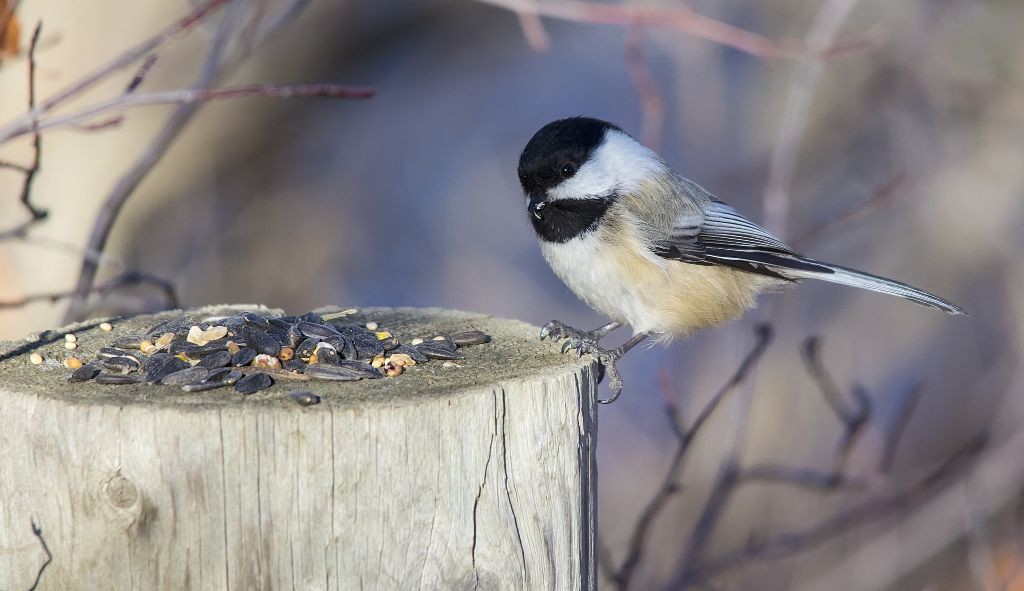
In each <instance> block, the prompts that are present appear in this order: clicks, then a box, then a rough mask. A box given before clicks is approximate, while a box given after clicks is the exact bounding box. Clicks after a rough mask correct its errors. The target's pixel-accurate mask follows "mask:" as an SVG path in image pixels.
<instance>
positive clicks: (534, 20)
mask: <svg viewBox="0 0 1024 591" xmlns="http://www.w3.org/2000/svg"><path fill="white" fill-rule="evenodd" d="M516 18H518V19H519V28H520V29H522V31H523V38H525V39H526V43H527V44H528V45H529V46H530V49H532V50H534V51H536V52H538V53H544V52H545V51H547V50H548V49H550V48H551V37H550V36H548V31H547V29H545V28H544V22H543V21H541V20H540V17H539V16H537V11H535V10H522V11H518V12H516Z"/></svg>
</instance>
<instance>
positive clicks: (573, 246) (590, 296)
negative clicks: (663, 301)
mask: <svg viewBox="0 0 1024 591" xmlns="http://www.w3.org/2000/svg"><path fill="white" fill-rule="evenodd" d="M598 236H599V233H598V232H588V233H586V234H583V235H582V236H580V237H577V238H573V239H572V240H569V241H568V242H564V243H554V242H545V241H543V240H541V241H540V250H541V253H542V254H543V255H544V259H545V260H546V261H547V262H548V264H549V265H551V269H552V270H554V272H555V274H556V275H558V277H559V278H560V279H561V280H562V281H564V282H565V284H566V285H567V286H569V289H571V290H572V291H573V293H575V294H576V296H577V297H579V298H580V299H581V300H583V301H584V303H586V304H587V305H588V306H590V307H591V308H593V309H594V310H596V311H598V312H600V313H601V314H603V315H605V316H607V317H608V318H610V319H612V320H616V321H618V322H623V323H626V324H628V325H630V326H632V327H633V329H634V330H635V331H637V332H640V331H648V330H659V329H660V328H661V327H660V326H659V324H660V323H659V322H657V320H656V318H655V313H654V310H652V309H650V308H649V307H648V306H647V305H645V304H644V302H643V301H642V298H640V297H638V296H639V294H638V293H636V289H637V287H638V286H636V285H635V283H634V281H633V278H632V277H629V276H627V274H626V273H623V270H622V266H621V265H620V264H617V263H616V261H615V259H616V257H613V256H609V253H607V252H604V251H605V250H606V249H607V248H608V246H607V244H606V243H604V242H602V241H601V240H600V239H599V237H598Z"/></svg>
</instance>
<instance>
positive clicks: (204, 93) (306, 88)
mask: <svg viewBox="0 0 1024 591" xmlns="http://www.w3.org/2000/svg"><path fill="white" fill-rule="evenodd" d="M373 94H374V91H373V89H370V88H364V87H353V86H344V85H340V84H327V83H313V84H280V85H279V84H253V85H247V86H232V87H228V88H216V89H204V88H192V89H182V90H167V91H163V92H150V93H145V94H128V95H122V96H119V97H116V98H112V99H108V100H105V101H102V102H99V103H96V104H95V105H91V106H89V107H86V108H84V109H81V110H79V111H74V112H72V113H68V114H66V115H60V116H57V117H52V118H50V119H43V120H41V121H39V123H38V124H37V125H36V129H37V130H39V131H45V130H48V129H53V128H57V127H69V126H70V127H79V128H81V127H87V128H88V129H90V130H96V129H98V127H97V126H96V125H88V121H90V120H91V119H93V118H95V117H97V116H99V115H104V114H107V113H110V112H115V111H123V110H126V109H132V108H135V107H144V106H154V105H192V104H195V103H204V102H210V101H217V100H225V99H237V98H245V97H263V98H277V99H290V98H311V97H320V98H330V99H367V98H370V97H372V96H373ZM117 122H119V120H118V119H114V120H111V121H107V122H104V123H102V124H101V125H102V127H103V128H105V127H109V126H110V125H113V124H116V123H117ZM27 132H28V130H27V129H14V130H12V131H11V133H12V134H13V135H11V136H9V137H0V142H4V141H7V140H10V139H12V138H14V137H17V136H19V135H22V134H24V133H27Z"/></svg>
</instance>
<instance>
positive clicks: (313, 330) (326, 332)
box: [295, 321, 341, 340]
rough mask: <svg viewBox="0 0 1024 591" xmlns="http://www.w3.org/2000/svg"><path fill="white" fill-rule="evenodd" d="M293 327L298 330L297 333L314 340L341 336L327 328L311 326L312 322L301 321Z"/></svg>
mask: <svg viewBox="0 0 1024 591" xmlns="http://www.w3.org/2000/svg"><path fill="white" fill-rule="evenodd" d="M295 326H296V328H298V329H299V332H301V333H302V334H304V335H306V336H307V337H310V338H314V339H320V340H323V339H330V338H334V337H337V336H340V334H341V333H339V332H338V331H336V330H334V329H333V328H331V327H329V326H325V325H323V324H313V323H312V322H306V321H301V322H299V323H298V324H296V325H295Z"/></svg>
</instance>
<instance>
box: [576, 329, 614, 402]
mask: <svg viewBox="0 0 1024 591" xmlns="http://www.w3.org/2000/svg"><path fill="white" fill-rule="evenodd" d="M570 349H575V350H576V355H577V357H583V356H584V355H593V356H594V357H596V358H597V383H599V384H600V383H601V381H602V380H603V379H604V376H605V374H607V375H608V377H609V381H608V388H609V389H610V390H611V396H609V397H608V398H603V399H602V398H598V399H597V401H598V402H599V403H600V404H609V403H612V402H615V400H616V399H617V398H618V397H619V394H622V386H623V384H622V376H621V375H619V370H618V368H617V367H616V366H615V364H616V363H618V361H619V359H621V358H622V356H623V355H625V354H626V351H624V350H623V349H622V347H619V348H618V349H605V348H604V347H601V346H600V345H598V343H597V341H596V340H595V339H588V338H581V337H569V338H568V339H566V341H565V342H564V343H562V353H565V352H567V351H569V350H570Z"/></svg>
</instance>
